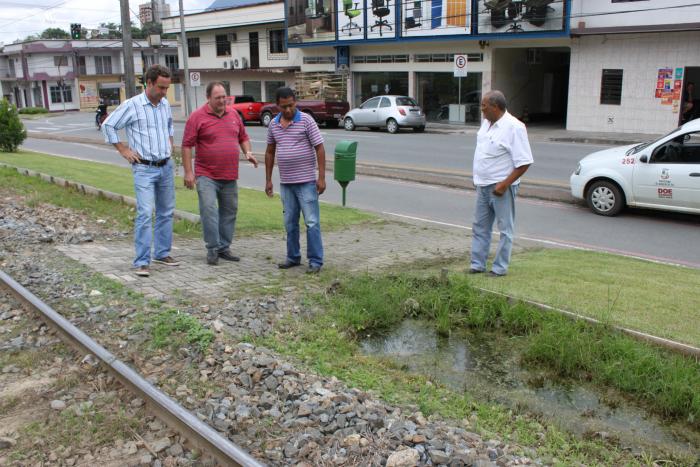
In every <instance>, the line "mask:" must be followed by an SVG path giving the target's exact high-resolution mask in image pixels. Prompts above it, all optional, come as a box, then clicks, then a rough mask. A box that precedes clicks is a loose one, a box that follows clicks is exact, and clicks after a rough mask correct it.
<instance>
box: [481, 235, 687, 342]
mask: <svg viewBox="0 0 700 467" xmlns="http://www.w3.org/2000/svg"><path fill="white" fill-rule="evenodd" d="M472 281H473V283H474V284H475V285H477V286H480V287H484V288H486V289H491V290H496V291H499V292H503V293H507V294H509V295H513V296H516V297H519V298H525V299H529V300H534V301H537V302H541V303H545V304H547V305H551V306H555V307H558V308H563V309H566V310H570V311H574V312H577V313H580V314H584V315H587V316H591V317H593V318H597V319H600V320H603V321H606V322H609V323H612V324H616V325H620V326H623V327H628V328H632V329H636V330H639V331H644V332H648V333H650V334H654V335H657V336H661V337H666V338H669V339H674V340H679V341H682V342H685V343H688V344H691V345H695V346H700V326H695V325H692V326H689V325H688V323H698V322H700V294H698V287H697V284H700V270H696V269H690V268H683V267H677V266H670V265H664V264H657V263H652V262H649V261H642V260H637V259H633V258H626V257H622V256H617V255H612V254H607V253H596V252H591V251H579V250H553V249H547V250H535V251H528V252H524V253H521V254H519V255H517V256H516V257H515V258H514V259H513V261H512V264H511V267H510V271H509V273H508V275H507V276H506V277H503V278H500V279H498V281H494V280H490V278H488V277H479V276H478V275H477V276H476V277H474V278H473V279H472Z"/></svg>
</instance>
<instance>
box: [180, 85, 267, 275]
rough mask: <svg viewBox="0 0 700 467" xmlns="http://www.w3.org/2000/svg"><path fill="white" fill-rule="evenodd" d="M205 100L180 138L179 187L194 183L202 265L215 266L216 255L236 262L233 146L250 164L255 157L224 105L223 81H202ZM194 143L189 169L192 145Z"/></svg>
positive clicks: (245, 135)
mask: <svg viewBox="0 0 700 467" xmlns="http://www.w3.org/2000/svg"><path fill="white" fill-rule="evenodd" d="M206 94H207V103H206V104H204V105H203V106H202V107H200V108H199V109H197V110H195V111H194V112H192V115H190V118H189V119H187V123H186V124H185V135H184V136H183V138H182V165H183V166H184V169H185V186H186V187H187V188H190V189H192V188H194V186H195V184H196V185H197V195H198V197H199V215H200V216H201V220H202V231H203V234H204V243H205V245H206V247H207V264H210V265H216V264H218V263H219V258H221V259H224V260H226V261H239V260H240V258H239V257H238V256H235V255H234V254H233V253H231V250H230V248H229V247H230V246H231V241H232V240H233V233H234V231H235V227H236V214H237V212H238V182H237V180H238V159H239V152H238V146H240V147H241V148H242V149H243V153H244V154H245V157H246V159H248V160H249V161H250V162H251V163H252V164H253V166H255V167H257V166H258V161H257V160H256V159H255V157H254V156H253V153H252V152H251V149H250V138H248V133H247V132H246V130H245V126H243V122H242V121H241V118H240V117H239V116H238V112H236V111H235V110H234V109H226V90H225V88H224V85H223V83H221V82H218V81H214V82H211V83H209V84H208V85H207V92H206ZM193 147H194V148H196V151H197V153H196V157H195V162H194V172H193V171H192V148H193Z"/></svg>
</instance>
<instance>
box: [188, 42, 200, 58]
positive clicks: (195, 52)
mask: <svg viewBox="0 0 700 467" xmlns="http://www.w3.org/2000/svg"><path fill="white" fill-rule="evenodd" d="M187 56H188V57H199V37H188V38H187Z"/></svg>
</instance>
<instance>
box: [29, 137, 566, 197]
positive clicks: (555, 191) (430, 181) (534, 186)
mask: <svg viewBox="0 0 700 467" xmlns="http://www.w3.org/2000/svg"><path fill="white" fill-rule="evenodd" d="M28 136H30V137H32V138H39V139H50V140H56V141H65V142H71V143H85V144H100V145H107V143H105V142H104V141H101V140H98V139H95V138H86V137H83V136H66V135H49V134H46V133H40V132H29V133H28ZM178 148H179V147H178V146H175V149H178ZM241 160H244V159H241ZM260 164H261V165H263V166H264V165H265V162H264V161H262V160H261V161H260ZM326 172H328V173H333V163H332V160H331V161H327V163H326ZM356 172H357V174H358V175H368V176H372V177H379V178H388V179H393V180H403V181H408V182H416V183H424V184H426V185H437V186H444V187H448V188H459V189H467V190H473V189H474V185H473V182H472V177H471V174H469V173H468V172H448V171H439V170H429V169H425V168H416V167H401V166H393V165H389V164H368V163H358V164H357V169H356ZM518 195H519V196H522V197H525V198H537V199H544V200H548V201H558V202H563V203H579V202H580V201H579V200H577V199H575V198H574V197H573V196H571V192H570V190H569V187H568V185H562V184H557V183H555V182H551V183H547V182H545V181H538V182H532V181H525V180H524V181H522V182H521V183H520V191H519V193H518Z"/></svg>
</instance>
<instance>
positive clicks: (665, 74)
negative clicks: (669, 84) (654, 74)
mask: <svg viewBox="0 0 700 467" xmlns="http://www.w3.org/2000/svg"><path fill="white" fill-rule="evenodd" d="M659 79H663V80H666V79H671V80H672V79H673V68H659Z"/></svg>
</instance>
